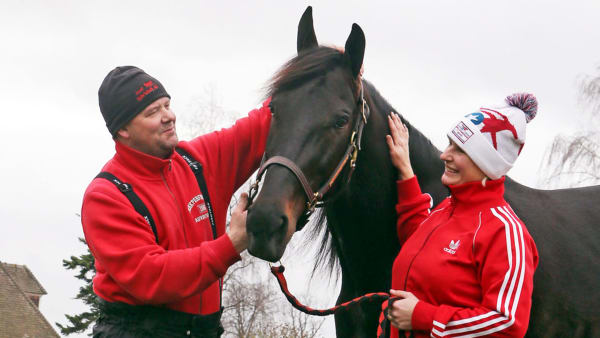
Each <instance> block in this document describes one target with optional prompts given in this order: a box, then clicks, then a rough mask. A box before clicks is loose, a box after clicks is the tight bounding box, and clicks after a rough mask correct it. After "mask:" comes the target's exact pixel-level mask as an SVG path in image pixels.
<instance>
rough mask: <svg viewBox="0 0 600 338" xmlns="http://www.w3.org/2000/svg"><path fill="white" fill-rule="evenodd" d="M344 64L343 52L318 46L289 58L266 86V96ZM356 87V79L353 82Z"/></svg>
mask: <svg viewBox="0 0 600 338" xmlns="http://www.w3.org/2000/svg"><path fill="white" fill-rule="evenodd" d="M343 64H344V54H343V53H342V52H341V51H340V50H339V49H336V48H331V47H325V46H319V47H317V48H313V49H310V50H307V51H304V52H301V53H300V54H298V55H297V56H296V57H294V58H292V59H290V60H289V61H288V62H286V63H285V64H284V65H283V66H281V68H280V69H279V70H278V71H277V73H275V75H274V76H273V77H272V78H271V80H270V81H269V84H268V86H267V88H266V96H267V97H272V96H273V95H274V94H275V93H277V92H280V91H286V90H290V89H293V88H295V87H297V86H299V85H301V84H303V83H305V82H306V81H308V80H311V79H314V78H317V77H323V76H325V75H326V74H327V73H328V72H329V71H331V70H333V69H335V68H336V67H339V66H342V65H343ZM355 85H356V86H355V88H358V80H357V81H356V82H355Z"/></svg>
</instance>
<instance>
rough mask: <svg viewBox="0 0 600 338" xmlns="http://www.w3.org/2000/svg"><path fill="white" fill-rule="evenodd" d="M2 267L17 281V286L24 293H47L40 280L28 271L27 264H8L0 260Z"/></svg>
mask: <svg viewBox="0 0 600 338" xmlns="http://www.w3.org/2000/svg"><path fill="white" fill-rule="evenodd" d="M0 264H1V265H2V266H3V267H4V270H5V271H6V272H7V273H8V274H9V275H10V278H12V280H13V281H14V282H15V283H17V285H18V286H19V288H20V289H21V290H23V292H26V293H33V294H36V295H45V294H47V292H46V290H44V288H43V287H42V285H41V284H40V282H38V280H37V279H36V278H35V276H34V275H33V274H32V273H31V271H29V269H28V268H27V266H25V265H18V264H8V263H4V262H0Z"/></svg>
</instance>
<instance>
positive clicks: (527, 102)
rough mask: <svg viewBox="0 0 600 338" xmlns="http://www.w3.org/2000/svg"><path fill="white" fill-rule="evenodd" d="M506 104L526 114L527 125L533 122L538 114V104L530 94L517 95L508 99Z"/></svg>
mask: <svg viewBox="0 0 600 338" xmlns="http://www.w3.org/2000/svg"><path fill="white" fill-rule="evenodd" d="M506 103H508V105H510V106H513V107H517V108H519V109H521V110H522V111H523V112H524V113H525V120H526V121H527V123H529V121H531V120H533V118H534V117H535V115H536V114H537V107H538V102H537V99H536V98H535V96H534V95H533V94H530V93H516V94H512V95H509V96H507V97H506Z"/></svg>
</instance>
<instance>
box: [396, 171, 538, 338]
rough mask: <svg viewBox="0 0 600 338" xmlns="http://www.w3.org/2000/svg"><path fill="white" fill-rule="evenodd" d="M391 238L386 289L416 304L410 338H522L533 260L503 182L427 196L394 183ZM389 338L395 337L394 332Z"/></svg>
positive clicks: (413, 184)
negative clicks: (436, 198)
mask: <svg viewBox="0 0 600 338" xmlns="http://www.w3.org/2000/svg"><path fill="white" fill-rule="evenodd" d="M397 185H398V195H399V196H398V201H399V203H398V205H397V207H396V210H397V212H398V215H399V219H398V225H397V226H398V228H397V230H398V235H399V238H400V242H401V243H402V244H403V245H402V249H401V250H400V253H399V254H398V256H397V257H396V260H395V261H394V265H393V268H392V289H396V290H405V291H409V292H412V293H413V294H414V295H415V296H416V297H417V298H418V299H419V302H418V303H417V305H416V307H415V309H414V311H413V315H412V327H413V333H414V334H415V336H416V337H430V336H431V337H478V336H484V335H485V336H502V337H522V336H524V335H525V332H526V330H527V326H528V323H529V313H530V310H531V293H532V290H533V273H534V271H535V269H536V267H537V264H538V253H537V249H536V246H535V243H534V242H533V239H532V238H531V236H530V235H529V232H528V231H527V229H526V228H525V225H524V224H523V222H521V220H520V219H519V218H518V217H517V215H516V214H515V213H514V211H513V210H512V208H511V207H510V206H509V205H508V203H506V201H505V200H504V197H503V196H504V178H500V179H498V180H491V181H487V183H486V185H485V187H484V186H482V184H481V182H469V183H465V184H461V185H457V186H450V191H451V197H449V198H447V199H445V200H444V201H443V202H442V203H440V205H439V206H438V207H437V208H436V209H435V210H433V211H432V212H431V213H430V212H429V208H430V207H431V197H430V196H429V195H427V194H422V193H421V190H420V188H419V184H418V182H417V179H416V177H414V178H412V179H408V180H405V181H399V182H398V184H397ZM391 331H392V335H391V337H398V330H397V329H393V330H391Z"/></svg>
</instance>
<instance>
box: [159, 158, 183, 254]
mask: <svg viewBox="0 0 600 338" xmlns="http://www.w3.org/2000/svg"><path fill="white" fill-rule="evenodd" d="M169 171H171V160H169ZM160 177H161V178H162V181H163V183H164V184H165V187H167V191H168V192H169V195H171V198H173V201H175V209H177V213H178V214H179V219H180V220H181V226H182V229H183V239H184V240H185V247H186V248H189V247H190V245H189V243H188V239H187V233H186V231H185V220H184V218H183V215H182V214H181V210H180V209H179V208H178V207H177V206H178V205H179V202H178V201H177V197H175V194H173V191H172V190H171V187H169V184H168V183H167V179H166V178H165V175H164V173H163V172H162V171H161V172H160Z"/></svg>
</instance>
